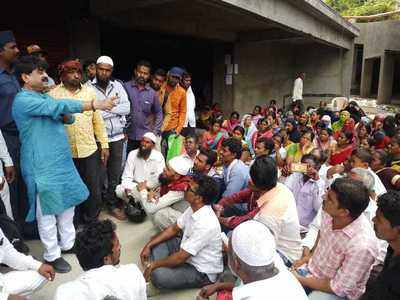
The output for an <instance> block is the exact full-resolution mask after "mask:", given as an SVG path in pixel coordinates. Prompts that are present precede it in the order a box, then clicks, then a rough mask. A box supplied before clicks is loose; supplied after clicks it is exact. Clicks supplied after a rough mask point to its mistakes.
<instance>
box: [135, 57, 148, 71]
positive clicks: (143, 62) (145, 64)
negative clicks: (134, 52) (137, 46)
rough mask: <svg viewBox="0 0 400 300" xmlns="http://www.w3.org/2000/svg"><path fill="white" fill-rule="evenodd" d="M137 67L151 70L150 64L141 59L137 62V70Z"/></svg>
mask: <svg viewBox="0 0 400 300" xmlns="http://www.w3.org/2000/svg"><path fill="white" fill-rule="evenodd" d="M139 67H147V68H149V69H151V63H150V62H149V61H148V60H144V59H142V60H139V61H138V62H137V64H136V68H139Z"/></svg>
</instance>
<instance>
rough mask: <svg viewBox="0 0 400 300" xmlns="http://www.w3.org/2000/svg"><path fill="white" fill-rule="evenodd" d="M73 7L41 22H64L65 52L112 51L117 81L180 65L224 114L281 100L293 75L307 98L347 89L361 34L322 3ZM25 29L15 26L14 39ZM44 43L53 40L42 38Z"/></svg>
mask: <svg viewBox="0 0 400 300" xmlns="http://www.w3.org/2000/svg"><path fill="white" fill-rule="evenodd" d="M50 3H51V2H50ZM71 5H72V4H69V3H68V2H65V3H60V6H63V7H64V10H63V8H62V7H58V9H57V15H56V16H57V18H55V17H54V19H53V17H52V15H51V14H50V15H49V18H46V20H47V24H46V25H45V26H46V29H48V28H51V27H52V26H53V24H54V22H57V25H58V27H59V26H62V25H64V23H65V31H66V32H68V36H67V41H68V42H67V44H68V45H69V52H70V54H71V55H72V56H77V57H81V58H87V57H97V56H98V55H100V54H102V55H105V54H107V55H110V56H112V57H113V58H114V60H115V63H116V67H115V74H116V76H118V77H120V78H121V79H123V80H128V79H129V78H130V76H131V75H132V70H133V66H134V62H135V61H137V60H138V59H140V58H147V59H149V60H150V61H152V62H153V65H155V66H156V67H163V68H169V67H171V66H173V65H182V66H184V67H187V69H189V70H190V71H191V72H192V73H193V75H194V88H195V93H196V94H197V95H199V97H198V99H200V100H201V101H202V102H205V103H211V102H220V103H221V104H222V106H223V108H224V109H225V110H226V111H227V112H230V111H231V110H233V109H235V110H239V111H241V112H245V111H249V110H251V109H252V107H253V105H255V104H265V103H266V102H267V101H268V100H270V99H276V100H278V101H282V99H283V97H284V96H285V95H288V94H290V93H291V90H292V84H293V80H294V78H295V76H296V74H297V73H298V72H300V71H304V72H306V73H307V78H306V80H305V82H304V93H305V94H338V95H349V93H350V84H351V75H352V65H353V63H352V62H353V46H354V38H355V37H356V36H357V35H358V33H359V30H358V29H357V28H356V27H354V26H353V25H352V24H350V23H349V22H347V21H346V20H344V19H343V18H341V17H340V16H339V15H338V14H337V13H336V12H335V11H333V10H332V9H331V8H329V7H328V6H327V5H326V4H325V3H324V2H323V1H320V0H113V1H109V0H87V1H80V3H79V5H80V8H78V9H77V10H73V9H72V7H71ZM49 7H52V4H50V5H49ZM29 11H30V12H32V11H34V9H32V10H29ZM62 14H65V16H63V15H62ZM52 19H53V21H51V20H52ZM42 21H43V20H42ZM25 22H26V24H27V23H28V22H27V21H26V20H25ZM43 22H45V21H43ZM52 22H53V23H52ZM9 24H13V23H12V22H11V23H9ZM16 26H17V25H16ZM28 28H29V26H24V27H23V28H21V26H20V27H19V29H18V30H19V31H18V30H17V32H16V35H17V38H18V36H22V35H23V33H24V30H25V31H27V30H29V29H28ZM11 29H13V28H11ZM52 38H53V39H54V38H55V37H54V36H53V37H52ZM25 40H26V38H25ZM46 43H47V44H46ZM41 46H42V47H43V48H47V49H48V48H49V47H50V46H52V44H51V43H50V41H47V40H46V39H45V40H43V42H41ZM54 52H57V51H56V50H54ZM50 54H51V53H50ZM306 99H308V98H306ZM306 104H307V102H306Z"/></svg>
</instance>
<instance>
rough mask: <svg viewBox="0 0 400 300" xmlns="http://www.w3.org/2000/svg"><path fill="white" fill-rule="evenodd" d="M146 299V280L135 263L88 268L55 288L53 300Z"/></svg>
mask: <svg viewBox="0 0 400 300" xmlns="http://www.w3.org/2000/svg"><path fill="white" fill-rule="evenodd" d="M106 296H113V297H116V298H118V299H123V300H146V299H147V296H146V282H145V280H144V277H143V275H142V272H140V270H139V268H138V267H137V266H136V265H135V264H129V265H122V266H119V267H116V266H112V265H105V266H102V267H100V268H97V269H92V270H89V271H87V272H85V273H83V274H82V275H80V276H79V277H78V278H77V279H75V280H73V281H70V282H67V283H64V284H62V285H60V286H59V287H58V288H57V291H56V296H55V298H54V299H55V300H103V299H104V298H105V297H106Z"/></svg>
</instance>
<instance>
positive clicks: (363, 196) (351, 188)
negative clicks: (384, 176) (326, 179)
mask: <svg viewBox="0 0 400 300" xmlns="http://www.w3.org/2000/svg"><path fill="white" fill-rule="evenodd" d="M330 189H331V190H332V191H334V192H335V193H336V196H337V199H338V202H339V207H340V208H344V209H347V210H348V211H349V213H350V216H351V217H352V218H353V220H355V219H357V218H358V217H359V216H360V215H361V214H362V213H363V211H364V210H365V209H366V208H367V206H368V204H369V201H370V200H369V193H368V190H367V188H366V187H365V185H364V184H363V183H362V182H361V181H358V180H354V179H351V178H348V177H344V178H338V179H336V180H335V181H334V182H333V183H332V185H331V187H330Z"/></svg>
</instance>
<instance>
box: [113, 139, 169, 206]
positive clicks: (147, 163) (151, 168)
mask: <svg viewBox="0 0 400 300" xmlns="http://www.w3.org/2000/svg"><path fill="white" fill-rule="evenodd" d="M156 141H157V138H156V136H155V135H154V133H151V132H147V133H145V134H144V135H143V138H142V140H141V142H140V147H139V148H138V149H136V150H133V151H131V152H130V153H129V155H128V158H127V160H126V164H125V169H124V172H123V173H122V182H121V184H120V185H117V187H116V189H115V193H116V195H117V197H118V198H120V199H123V200H125V201H126V202H128V201H129V197H132V198H133V199H134V200H135V201H138V202H139V201H140V200H141V197H142V195H144V196H145V200H147V192H148V191H153V190H155V189H156V188H158V187H159V185H160V183H159V181H158V178H159V176H160V174H161V173H162V172H163V170H164V167H165V161H164V157H163V156H162V154H161V152H160V151H157V150H156V149H154V147H155V145H156ZM139 188H140V189H141V190H143V192H142V193H140V192H139Z"/></svg>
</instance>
